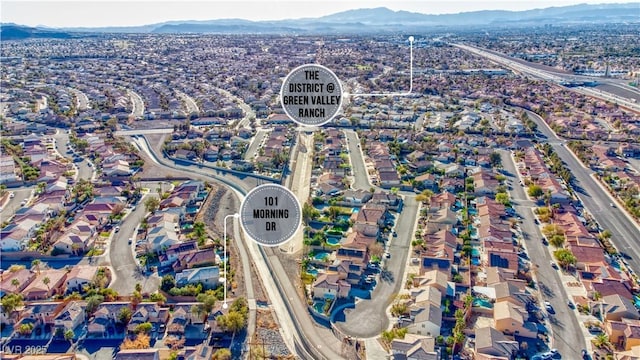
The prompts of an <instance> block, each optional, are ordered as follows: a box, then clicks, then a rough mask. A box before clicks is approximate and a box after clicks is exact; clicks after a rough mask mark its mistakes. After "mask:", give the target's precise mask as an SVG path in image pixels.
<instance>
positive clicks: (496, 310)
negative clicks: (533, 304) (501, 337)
mask: <svg viewBox="0 0 640 360" xmlns="http://www.w3.org/2000/svg"><path fill="white" fill-rule="evenodd" d="M528 317H529V314H528V312H527V310H526V309H525V308H524V307H522V306H518V305H514V304H513V303H511V302H509V301H499V302H496V303H495V304H494V306H493V323H494V327H495V328H496V329H497V330H499V331H502V332H503V333H505V334H510V335H518V336H522V337H526V338H535V337H537V336H538V328H537V326H536V325H535V324H533V323H530V322H528V321H527V319H528Z"/></svg>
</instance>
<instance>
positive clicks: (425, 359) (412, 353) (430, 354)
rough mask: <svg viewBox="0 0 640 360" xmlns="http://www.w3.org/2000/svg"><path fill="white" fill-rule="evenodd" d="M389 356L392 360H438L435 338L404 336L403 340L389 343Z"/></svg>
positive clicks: (413, 335)
mask: <svg viewBox="0 0 640 360" xmlns="http://www.w3.org/2000/svg"><path fill="white" fill-rule="evenodd" d="M391 355H392V356H393V359H394V360H438V359H440V354H439V351H436V349H435V338H434V337H433V336H424V335H416V334H406V335H405V336H404V338H403V339H393V341H391Z"/></svg>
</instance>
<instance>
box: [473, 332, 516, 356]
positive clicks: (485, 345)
mask: <svg viewBox="0 0 640 360" xmlns="http://www.w3.org/2000/svg"><path fill="white" fill-rule="evenodd" d="M519 349H520V346H519V344H518V342H517V341H515V340H512V339H510V338H509V337H507V336H506V335H504V334H503V333H502V332H501V331H499V330H496V329H494V328H492V327H481V328H477V329H476V346H475V359H476V360H496V359H512V358H513V357H514V356H515V355H516V354H517V353H518V350H519Z"/></svg>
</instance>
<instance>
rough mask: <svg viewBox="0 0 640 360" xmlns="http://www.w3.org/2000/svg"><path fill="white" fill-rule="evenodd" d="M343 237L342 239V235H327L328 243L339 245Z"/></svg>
mask: <svg viewBox="0 0 640 360" xmlns="http://www.w3.org/2000/svg"><path fill="white" fill-rule="evenodd" d="M341 239H342V236H333V235H327V244H329V245H338V244H340V240H341Z"/></svg>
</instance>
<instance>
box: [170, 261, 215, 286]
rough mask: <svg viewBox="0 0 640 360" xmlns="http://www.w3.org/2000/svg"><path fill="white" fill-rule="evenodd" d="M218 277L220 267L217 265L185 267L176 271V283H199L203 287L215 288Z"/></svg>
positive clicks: (180, 284)
mask: <svg viewBox="0 0 640 360" xmlns="http://www.w3.org/2000/svg"><path fill="white" fill-rule="evenodd" d="M219 279H220V269H219V268H218V267H217V266H206V267H200V268H194V269H186V270H183V271H181V272H179V273H176V284H177V285H179V286H184V285H186V284H197V283H201V284H202V286H203V287H204V288H205V289H215V288H216V287H217V286H218V282H219Z"/></svg>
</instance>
